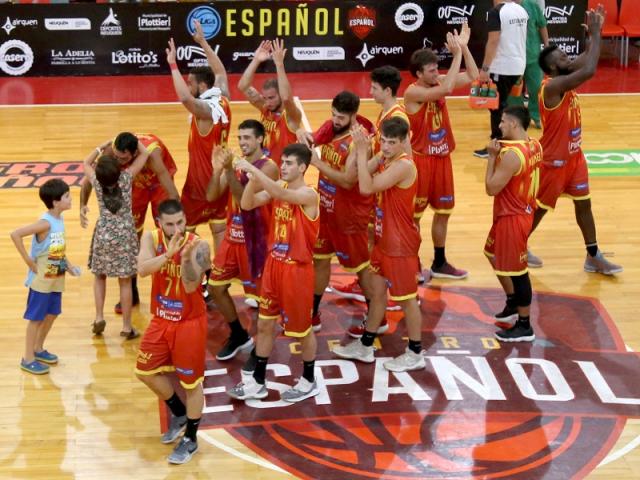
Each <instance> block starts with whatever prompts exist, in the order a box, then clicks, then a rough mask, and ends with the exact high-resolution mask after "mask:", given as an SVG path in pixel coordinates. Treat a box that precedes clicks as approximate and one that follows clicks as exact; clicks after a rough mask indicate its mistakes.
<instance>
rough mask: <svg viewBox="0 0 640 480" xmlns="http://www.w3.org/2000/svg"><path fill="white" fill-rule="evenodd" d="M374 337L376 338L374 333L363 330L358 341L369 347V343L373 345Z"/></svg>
mask: <svg viewBox="0 0 640 480" xmlns="http://www.w3.org/2000/svg"><path fill="white" fill-rule="evenodd" d="M375 339H376V334H375V333H372V332H369V331H367V330H365V331H364V333H363V334H362V338H360V341H361V342H362V344H363V345H364V346H365V347H370V346H371V345H373V341H374V340H375Z"/></svg>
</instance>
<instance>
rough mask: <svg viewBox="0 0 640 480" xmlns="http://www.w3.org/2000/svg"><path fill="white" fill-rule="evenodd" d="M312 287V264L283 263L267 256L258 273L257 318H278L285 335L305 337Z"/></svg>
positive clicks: (313, 277)
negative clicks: (258, 311) (259, 284)
mask: <svg viewBox="0 0 640 480" xmlns="http://www.w3.org/2000/svg"><path fill="white" fill-rule="evenodd" d="M314 284H315V275H314V272H313V264H312V263H285V262H281V261H279V260H275V259H274V258H273V257H271V256H269V257H268V258H267V263H266V264H265V266H264V272H263V273H262V286H261V290H260V314H259V318H261V319H265V320H276V319H277V318H278V317H280V315H282V320H283V322H282V323H283V325H284V334H285V335H287V336H289V337H305V336H307V335H308V334H309V332H310V331H311V314H312V313H313V287H314Z"/></svg>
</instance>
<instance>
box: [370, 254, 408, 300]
mask: <svg viewBox="0 0 640 480" xmlns="http://www.w3.org/2000/svg"><path fill="white" fill-rule="evenodd" d="M419 263H420V262H419V260H418V256H417V255H411V256H407V257H390V256H388V255H386V254H385V253H384V252H383V251H382V250H380V248H378V247H377V246H376V247H373V251H372V252H371V270H372V271H373V273H375V274H376V275H380V276H381V277H384V278H385V280H386V281H387V287H388V288H389V296H390V297H391V299H392V300H394V301H396V302H401V301H403V300H409V299H410V298H415V297H417V296H418V281H417V273H418V268H419Z"/></svg>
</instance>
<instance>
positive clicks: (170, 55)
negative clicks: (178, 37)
mask: <svg viewBox="0 0 640 480" xmlns="http://www.w3.org/2000/svg"><path fill="white" fill-rule="evenodd" d="M165 53H166V54H167V63H168V64H169V65H171V64H172V63H176V44H175V42H174V41H173V38H170V39H169V47H168V48H167V49H165Z"/></svg>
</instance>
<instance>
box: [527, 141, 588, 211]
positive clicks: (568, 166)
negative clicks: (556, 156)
mask: <svg viewBox="0 0 640 480" xmlns="http://www.w3.org/2000/svg"><path fill="white" fill-rule="evenodd" d="M560 195H566V196H567V197H569V198H571V199H572V200H586V199H588V198H589V197H590V195H589V170H588V168H587V160H586V159H585V158H584V154H583V153H582V150H580V152H578V153H576V154H575V155H572V156H571V158H570V159H569V160H568V161H565V160H552V161H545V162H542V165H541V166H540V187H539V188H538V198H537V200H538V205H539V206H540V207H542V208H544V209H545V210H553V209H554V208H555V207H556V201H557V200H558V197H560Z"/></svg>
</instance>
